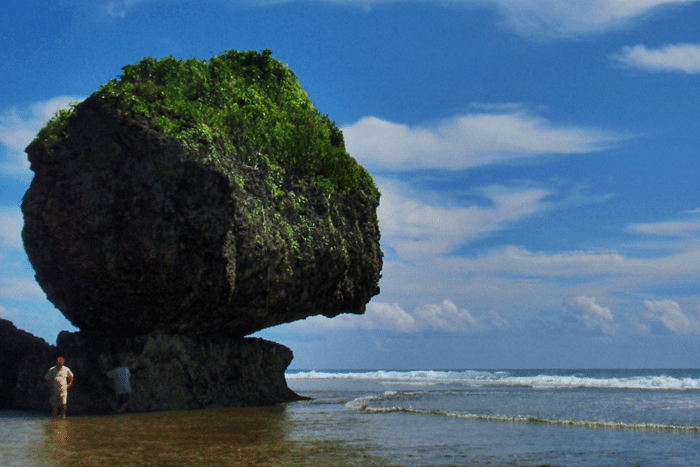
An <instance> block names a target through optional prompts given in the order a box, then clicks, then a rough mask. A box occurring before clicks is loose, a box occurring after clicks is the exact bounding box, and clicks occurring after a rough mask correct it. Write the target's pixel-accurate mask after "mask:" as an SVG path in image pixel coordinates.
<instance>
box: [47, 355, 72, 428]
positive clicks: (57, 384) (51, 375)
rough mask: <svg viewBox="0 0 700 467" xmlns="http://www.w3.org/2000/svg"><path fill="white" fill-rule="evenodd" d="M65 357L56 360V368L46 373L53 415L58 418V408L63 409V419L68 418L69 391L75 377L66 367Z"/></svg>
mask: <svg viewBox="0 0 700 467" xmlns="http://www.w3.org/2000/svg"><path fill="white" fill-rule="evenodd" d="M64 362H65V360H64V359H63V357H58V358H57V359H56V366H53V367H51V368H50V369H49V371H47V372H46V375H45V376H44V380H45V381H46V387H47V388H48V389H49V393H50V396H49V403H51V415H52V416H53V417H57V416H58V408H59V407H60V408H61V418H66V409H67V407H68V389H70V387H71V386H73V381H74V380H75V377H74V376H73V372H72V371H70V368H68V367H67V366H65V365H64Z"/></svg>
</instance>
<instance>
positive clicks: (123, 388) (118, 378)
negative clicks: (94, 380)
mask: <svg viewBox="0 0 700 467" xmlns="http://www.w3.org/2000/svg"><path fill="white" fill-rule="evenodd" d="M107 376H108V377H109V378H111V379H112V382H113V384H112V387H113V388H114V392H115V393H116V394H117V412H124V411H125V410H126V406H127V404H128V403H129V394H130V393H131V384H130V382H129V379H130V377H131V372H130V371H129V368H128V367H127V366H126V365H124V364H122V362H121V361H119V360H115V361H114V369H112V370H110V371H108V372H107Z"/></svg>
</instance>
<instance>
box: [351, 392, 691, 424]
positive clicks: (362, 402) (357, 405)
mask: <svg viewBox="0 0 700 467" xmlns="http://www.w3.org/2000/svg"><path fill="white" fill-rule="evenodd" d="M373 399H377V398H376V397H362V398H358V399H356V400H354V401H350V402H348V403H347V404H346V407H348V408H350V409H355V410H363V411H365V412H368V413H406V414H417V415H432V416H443V417H450V418H459V419H463V420H472V421H484V422H505V423H538V424H546V425H562V426H573V427H583V428H609V429H625V430H649V431H682V432H695V433H697V432H700V426H684V425H673V424H663V423H628V422H619V421H613V420H576V419H567V418H561V419H559V418H544V417H538V416H534V415H500V414H483V413H469V412H458V411H446V410H436V409H415V408H412V407H373V406H371V405H369V403H370V402H371V400H373Z"/></svg>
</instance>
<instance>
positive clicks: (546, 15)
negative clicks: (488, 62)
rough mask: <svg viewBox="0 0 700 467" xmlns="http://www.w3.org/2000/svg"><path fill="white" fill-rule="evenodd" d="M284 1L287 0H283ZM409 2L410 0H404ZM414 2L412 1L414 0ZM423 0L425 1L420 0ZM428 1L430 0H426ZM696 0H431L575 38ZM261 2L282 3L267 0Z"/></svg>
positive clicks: (543, 33)
mask: <svg viewBox="0 0 700 467" xmlns="http://www.w3.org/2000/svg"><path fill="white" fill-rule="evenodd" d="M285 1H286V0H285ZM326 1H328V2H330V3H337V4H346V5H357V6H359V7H361V8H362V9H364V10H367V11H369V10H371V6H372V5H379V4H386V3H397V1H399V0H326ZM404 1H410V0H404ZM414 1H415V0H414ZM421 1H423V2H425V1H426V0H421ZM427 1H430V0H427ZM695 1H696V0H566V1H562V0H432V2H433V3H437V4H439V5H449V6H474V5H476V6H486V7H493V8H495V9H496V10H497V11H498V12H499V13H500V15H501V16H502V17H503V20H504V23H505V25H506V26H507V27H508V28H509V29H511V30H513V31H514V32H515V33H517V34H519V35H521V36H524V37H534V38H539V39H544V38H565V39H574V38H578V37H581V36H584V35H588V34H593V33H600V32H605V31H609V30H615V29H620V28H623V27H625V26H626V25H627V24H628V23H629V22H630V21H633V20H635V19H646V18H648V17H649V16H650V14H651V13H652V12H653V10H654V9H657V8H659V7H663V6H673V5H685V4H691V3H694V2H695ZM263 3H282V1H268V2H263Z"/></svg>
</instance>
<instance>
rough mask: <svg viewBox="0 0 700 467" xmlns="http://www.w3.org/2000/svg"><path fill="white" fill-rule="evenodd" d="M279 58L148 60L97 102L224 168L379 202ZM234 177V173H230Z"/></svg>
mask: <svg viewBox="0 0 700 467" xmlns="http://www.w3.org/2000/svg"><path fill="white" fill-rule="evenodd" d="M271 54H272V52H270V51H269V50H264V51H263V52H262V53H257V52H254V51H248V52H239V51H235V50H229V51H226V52H225V53H223V54H222V55H219V56H217V57H212V58H211V59H210V60H209V61H208V62H207V61H206V60H198V59H194V58H191V59H188V60H178V59H175V58H173V57H165V58H162V59H160V60H156V59H153V58H151V57H146V58H144V59H143V60H141V61H140V62H139V63H137V64H135V65H127V66H125V67H123V68H122V70H123V71H124V73H123V74H122V75H121V76H120V77H119V78H118V79H113V80H111V81H109V82H108V83H106V84H105V85H103V86H102V87H101V88H100V89H99V90H98V91H96V93H95V95H97V96H99V97H100V98H102V99H105V100H107V101H109V102H110V104H111V105H114V106H116V107H117V108H118V109H119V110H120V111H121V112H123V113H124V114H128V113H132V112H133V113H135V114H138V115H140V116H142V117H145V118H146V119H147V121H148V122H149V123H150V125H151V126H152V127H153V128H154V129H156V130H157V131H159V132H162V133H163V134H165V135H170V136H172V137H173V138H175V139H177V140H178V141H179V142H180V143H181V144H182V146H183V147H184V148H185V149H186V150H188V151H191V152H199V153H202V154H206V157H207V160H208V161H209V162H211V163H212V164H214V165H219V166H221V167H222V168H225V167H226V163H225V159H228V158H235V159H237V160H238V161H239V162H242V163H245V164H249V165H251V166H257V165H258V164H260V163H261V162H262V161H263V160H265V161H266V162H267V163H268V164H269V165H270V166H273V167H275V166H277V167H285V168H286V169H287V170H293V171H297V172H298V173H303V174H311V175H312V177H313V180H314V182H315V183H316V184H317V185H319V186H321V187H323V188H325V189H326V190H327V191H332V190H336V189H337V190H340V191H343V192H346V193H348V192H351V191H354V190H357V189H360V190H362V191H363V192H365V193H366V194H367V195H368V196H378V192H377V188H376V186H375V185H374V182H373V180H372V178H371V176H370V175H369V174H368V173H367V171H366V170H365V169H364V168H363V167H361V166H360V165H359V164H358V163H357V162H356V161H355V159H353V158H352V157H351V156H350V155H349V154H348V153H347V152H346V150H345V143H344V140H343V134H342V132H341V131H340V130H339V129H338V128H337V126H336V125H335V123H334V122H333V121H332V120H331V119H330V118H328V116H327V115H321V114H320V113H319V112H318V111H317V110H316V108H315V107H314V106H313V104H312V103H311V101H310V100H309V97H308V95H307V94H306V92H305V91H304V90H303V89H302V87H301V85H300V84H299V82H298V81H297V79H296V77H295V75H294V73H293V72H292V71H291V70H289V69H288V68H287V67H286V66H285V65H283V64H282V63H281V62H279V61H278V60H275V59H273V58H272V57H271ZM71 112H72V109H71V110H61V111H59V112H58V113H57V114H56V116H55V117H54V118H53V119H52V120H51V121H50V122H49V123H48V124H47V125H46V127H45V128H44V129H43V130H42V131H41V132H40V133H39V135H38V139H39V140H40V141H42V142H43V144H44V146H45V148H46V149H50V147H52V146H53V145H55V144H56V142H57V141H59V140H60V139H61V138H63V137H64V134H63V133H62V130H63V128H64V126H65V122H66V120H67V118H68V116H69V115H70V113H71ZM225 172H226V173H228V174H229V175H230V176H233V174H232V173H231V172H230V171H225Z"/></svg>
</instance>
